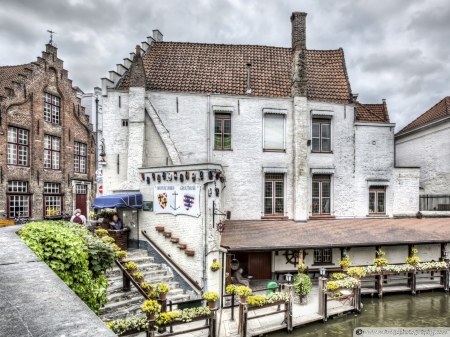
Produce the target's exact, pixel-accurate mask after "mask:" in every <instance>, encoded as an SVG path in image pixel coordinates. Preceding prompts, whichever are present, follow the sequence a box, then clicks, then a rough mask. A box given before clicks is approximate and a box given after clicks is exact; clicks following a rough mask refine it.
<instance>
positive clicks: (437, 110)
mask: <svg viewBox="0 0 450 337" xmlns="http://www.w3.org/2000/svg"><path fill="white" fill-rule="evenodd" d="M449 115H450V96H447V97H445V98H444V99H443V100H442V101H440V102H439V103H437V104H436V105H435V106H433V107H432V108H431V109H430V110H428V111H427V112H425V113H424V114H423V115H420V116H419V117H417V118H416V119H415V120H413V121H412V122H411V123H409V124H408V125H407V126H405V127H404V128H403V129H401V130H400V131H399V132H398V133H397V135H399V134H402V133H404V132H406V131H409V130H412V129H414V128H416V127H418V126H421V125H424V124H427V123H429V122H432V121H434V120H437V119H440V118H442V117H445V116H449Z"/></svg>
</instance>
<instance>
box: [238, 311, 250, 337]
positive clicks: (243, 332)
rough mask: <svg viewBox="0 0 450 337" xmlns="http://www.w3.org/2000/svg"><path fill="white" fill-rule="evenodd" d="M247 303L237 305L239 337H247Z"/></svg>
mask: <svg viewBox="0 0 450 337" xmlns="http://www.w3.org/2000/svg"><path fill="white" fill-rule="evenodd" d="M247 315H248V308H247V303H239V323H238V332H239V335H240V336H241V337H247Z"/></svg>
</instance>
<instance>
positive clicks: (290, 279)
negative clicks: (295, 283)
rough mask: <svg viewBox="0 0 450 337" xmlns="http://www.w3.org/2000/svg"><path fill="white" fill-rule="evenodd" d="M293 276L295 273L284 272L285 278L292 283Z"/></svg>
mask: <svg viewBox="0 0 450 337" xmlns="http://www.w3.org/2000/svg"><path fill="white" fill-rule="evenodd" d="M292 276H293V275H292V274H291V273H287V274H284V279H285V280H286V281H287V283H288V284H291V281H292Z"/></svg>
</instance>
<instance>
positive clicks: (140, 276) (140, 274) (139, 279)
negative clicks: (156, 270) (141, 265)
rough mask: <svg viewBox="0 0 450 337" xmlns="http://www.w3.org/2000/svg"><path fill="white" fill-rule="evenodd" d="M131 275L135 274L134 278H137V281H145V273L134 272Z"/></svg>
mask: <svg viewBox="0 0 450 337" xmlns="http://www.w3.org/2000/svg"><path fill="white" fill-rule="evenodd" d="M131 276H133V278H134V280H135V281H136V282H137V283H142V282H144V275H142V273H134V274H133V275H131Z"/></svg>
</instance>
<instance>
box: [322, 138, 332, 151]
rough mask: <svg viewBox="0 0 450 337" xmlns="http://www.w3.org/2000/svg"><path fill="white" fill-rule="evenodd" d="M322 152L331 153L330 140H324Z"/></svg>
mask: <svg viewBox="0 0 450 337" xmlns="http://www.w3.org/2000/svg"><path fill="white" fill-rule="evenodd" d="M322 151H323V152H330V151H331V147H330V140H329V139H324V138H322Z"/></svg>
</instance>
